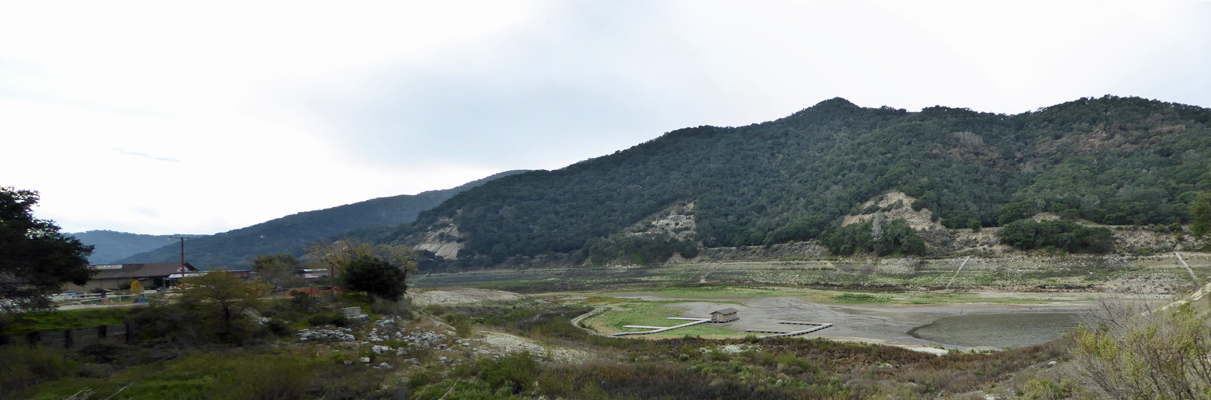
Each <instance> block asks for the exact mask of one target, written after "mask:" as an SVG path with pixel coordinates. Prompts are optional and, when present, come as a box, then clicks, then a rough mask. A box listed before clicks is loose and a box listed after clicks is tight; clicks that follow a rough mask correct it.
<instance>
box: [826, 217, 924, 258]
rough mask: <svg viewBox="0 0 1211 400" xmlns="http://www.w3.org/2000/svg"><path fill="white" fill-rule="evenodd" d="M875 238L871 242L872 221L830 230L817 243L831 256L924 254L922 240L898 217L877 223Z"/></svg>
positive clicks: (872, 237)
mask: <svg viewBox="0 0 1211 400" xmlns="http://www.w3.org/2000/svg"><path fill="white" fill-rule="evenodd" d="M879 230H880V233H879V238H878V239H875V237H874V236H875V235H874V233H873V231H874V222H873V221H867V222H863V223H858V224H850V225H846V226H843V227H837V226H834V227H831V228H828V230H826V231H824V234H822V235H820V241H821V242H822V243H823V244H824V246H825V247H828V251H829V252H830V253H832V254H833V255H839V256H847V255H851V254H854V253H861V252H867V251H873V252H874V253H875V254H878V255H880V256H885V255H889V254H915V255H924V254H925V241H924V240H921V238H920V237H918V236H917V231H916V230H914V229H912V227H910V226H908V221H907V220H905V219H903V218H900V219H896V220H893V221H891V222H887V223H883V224H880V226H879Z"/></svg>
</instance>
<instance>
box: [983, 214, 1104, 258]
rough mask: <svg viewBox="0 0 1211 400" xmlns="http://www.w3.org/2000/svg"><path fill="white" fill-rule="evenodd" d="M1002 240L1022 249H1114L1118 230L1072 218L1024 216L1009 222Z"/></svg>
mask: <svg viewBox="0 0 1211 400" xmlns="http://www.w3.org/2000/svg"><path fill="white" fill-rule="evenodd" d="M1001 243H1004V244H1008V245H1011V246H1013V247H1014V248H1017V249H1020V250H1031V249H1041V248H1047V247H1054V248H1057V249H1061V250H1064V251H1067V252H1070V253H1108V252H1111V251H1114V234H1113V233H1111V232H1110V230H1109V229H1106V228H1091V227H1085V226H1082V225H1080V224H1077V223H1075V222H1072V221H1060V220H1055V221H1043V222H1038V221H1035V220H1030V219H1023V220H1019V221H1015V222H1012V223H1010V224H1008V225H1005V229H1002V230H1001Z"/></svg>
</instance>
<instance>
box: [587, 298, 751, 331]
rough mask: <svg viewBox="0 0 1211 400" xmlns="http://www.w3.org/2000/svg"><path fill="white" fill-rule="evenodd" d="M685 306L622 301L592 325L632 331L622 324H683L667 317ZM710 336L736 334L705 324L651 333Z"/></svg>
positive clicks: (679, 311) (682, 309)
mask: <svg viewBox="0 0 1211 400" xmlns="http://www.w3.org/2000/svg"><path fill="white" fill-rule="evenodd" d="M685 310H686V309H685V308H681V307H670V306H668V305H665V304H663V303H656V302H642V303H623V304H618V305H616V306H614V307H611V308H610V310H609V311H606V312H605V313H603V314H602V315H600V316H598V317H596V318H594V321H593V322H594V325H596V326H598V327H604V328H605V330H606V331H609V332H633V331H635V330H634V329H626V328H623V326H624V325H644V326H675V325H680V324H684V323H686V322H689V321H679V320H671V319H668V317H676V316H679V315H680V314H681V312H683V311H685ZM686 335H690V336H712V335H723V336H732V335H738V333H736V332H735V331H732V330H728V329H724V328H716V327H711V326H705V325H695V326H691V327H686V328H681V329H675V330H672V331H668V332H662V333H657V334H653V336H657V337H664V336H678V337H680V336H686Z"/></svg>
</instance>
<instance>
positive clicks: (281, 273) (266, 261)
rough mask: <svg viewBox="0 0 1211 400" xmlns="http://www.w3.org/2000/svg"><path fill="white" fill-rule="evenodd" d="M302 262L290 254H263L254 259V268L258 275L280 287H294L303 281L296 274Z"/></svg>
mask: <svg viewBox="0 0 1211 400" xmlns="http://www.w3.org/2000/svg"><path fill="white" fill-rule="evenodd" d="M300 266H301V264H299V260H298V259H297V258H294V256H292V255H290V254H285V253H280V254H261V255H258V256H256V257H254V258H253V259H252V270H253V271H254V272H256V273H257V277H258V278H261V279H262V280H264V281H265V282H268V283H270V284H272V285H274V286H278V287H293V285H295V284H298V283H301V282H300V281H301V279H299V278H298V276H297V275H295V272H296V271H298V269H299V268H300Z"/></svg>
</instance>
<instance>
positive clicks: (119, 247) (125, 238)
mask: <svg viewBox="0 0 1211 400" xmlns="http://www.w3.org/2000/svg"><path fill="white" fill-rule="evenodd" d="M68 235H69V236H72V237H74V238H76V239H80V242H81V243H84V244H86V245H89V246H93V254H92V255H91V256H88V262H89V263H91V264H94V265H95V264H109V263H112V262H114V261H117V260H121V259H123V258H126V257H130V256H132V255H135V254H139V253H142V252H146V251H151V250H155V249H158V248H161V247H164V246H165V245H168V244H169V243H170V242H171V241H172V239H171V238H172V237H174V236H173V235H141V234H137V233H126V232H115V231H107V230H100V231H88V232H79V233H69V234H68ZM184 236H188V237H201V236H203V235H184Z"/></svg>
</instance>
